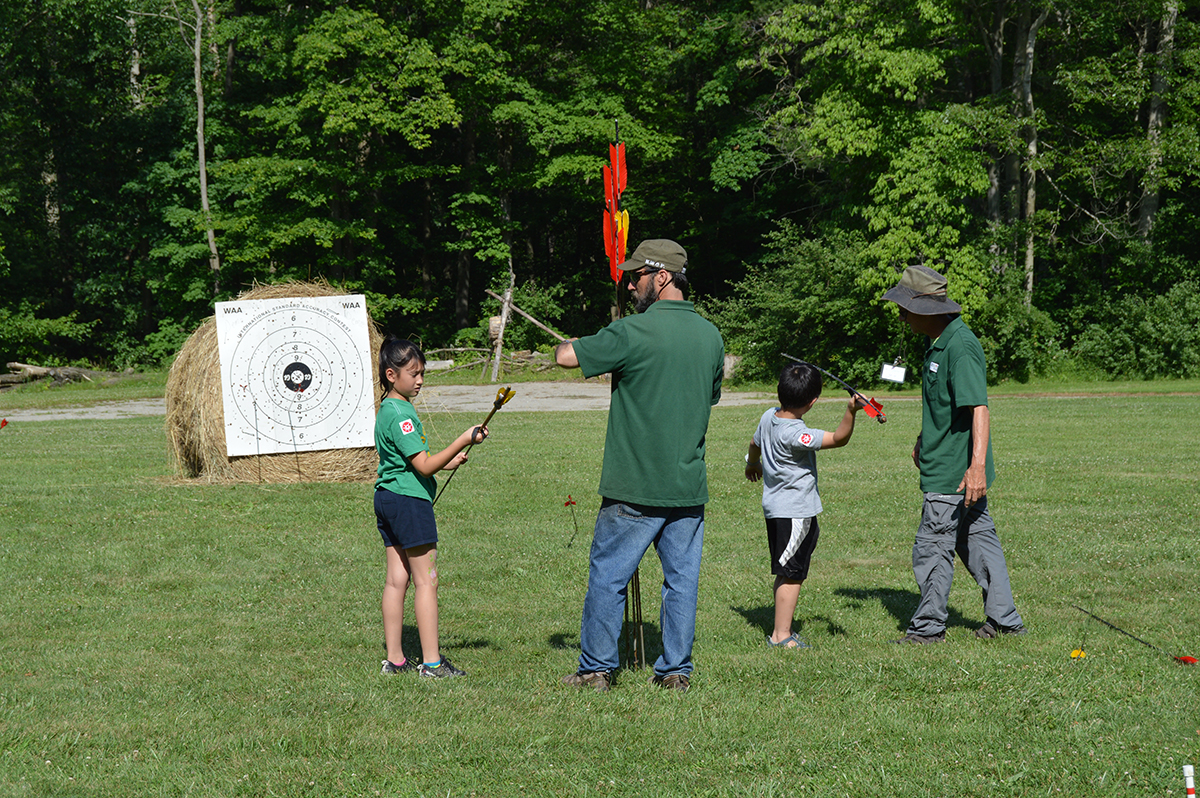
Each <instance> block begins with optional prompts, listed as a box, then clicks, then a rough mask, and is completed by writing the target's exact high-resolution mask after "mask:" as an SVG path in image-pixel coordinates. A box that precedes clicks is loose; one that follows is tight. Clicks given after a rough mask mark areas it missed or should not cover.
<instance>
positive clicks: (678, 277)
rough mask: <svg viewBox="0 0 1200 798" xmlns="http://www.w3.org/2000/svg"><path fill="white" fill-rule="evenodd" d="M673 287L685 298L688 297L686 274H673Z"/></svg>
mask: <svg viewBox="0 0 1200 798" xmlns="http://www.w3.org/2000/svg"><path fill="white" fill-rule="evenodd" d="M671 285H673V286H675V288H676V289H677V290H678V291H679V292H680V293H682V294H683V295H684V296H687V293H688V278H687V275H686V274H684V273H683V272H671Z"/></svg>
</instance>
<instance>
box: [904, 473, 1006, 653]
mask: <svg viewBox="0 0 1200 798" xmlns="http://www.w3.org/2000/svg"><path fill="white" fill-rule="evenodd" d="M955 551H957V552H958V556H959V558H960V559H961V560H962V561H963V563H964V564H965V565H966V566H967V571H968V573H970V574H971V576H973V577H975V581H976V582H978V583H979V587H980V588H981V589H982V590H983V609H984V612H985V613H986V614H987V618H988V620H989V621H991V622H992V624H993V625H995V626H996V627H997V629H1014V628H1017V627H1019V626H1021V625H1022V622H1021V616H1020V614H1018V613H1017V608H1016V605H1015V604H1014V603H1013V595H1012V586H1011V585H1009V582H1008V565H1007V564H1006V563H1005V561H1004V551H1003V549H1001V548H1000V537H999V536H998V535H997V534H996V525H995V524H994V523H993V522H992V517H991V516H990V515H988V511H987V497H986V496H984V497H983V498H982V499H980V500H979V501H978V502H976V503H975V504H973V505H972V506H971V507H969V508H967V507H964V506H963V497H962V496H961V495H956V494H943V493H926V494H925V504H924V506H923V507H922V509H921V525H920V526H919V527H918V528H917V538H916V542H915V543H913V576H915V577H916V579H917V586H918V587H920V589H921V603H920V604H918V605H917V611H916V612H914V613H913V617H912V620H911V621H909V622H908V634H915V635H922V636H929V635H936V634H940V633H942V632H944V631H946V618H947V617H948V616H949V614H950V613H949V609H948V604H949V601H950V583H951V581H952V580H953V579H954V553H955Z"/></svg>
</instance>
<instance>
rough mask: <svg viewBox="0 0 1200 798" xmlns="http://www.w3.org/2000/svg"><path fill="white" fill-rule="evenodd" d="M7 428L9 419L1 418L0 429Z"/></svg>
mask: <svg viewBox="0 0 1200 798" xmlns="http://www.w3.org/2000/svg"><path fill="white" fill-rule="evenodd" d="M7 426H8V419H7V418H0V429H4V428H5V427H7Z"/></svg>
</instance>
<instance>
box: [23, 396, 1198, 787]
mask: <svg viewBox="0 0 1200 798" xmlns="http://www.w3.org/2000/svg"><path fill="white" fill-rule="evenodd" d="M840 396H841V394H840V393H832V392H831V393H830V394H829V397H830V398H831V399H834V397H840ZM843 406H844V402H843V400H842V399H841V398H836V399H835V400H834V401H829V402H823V403H821V404H820V405H818V407H817V408H816V409H815V410H814V411H813V412H812V413H811V414H810V417H809V418H808V421H809V423H810V424H812V425H814V426H823V427H826V428H832V427H833V426H834V425H835V424H836V422H837V419H838V418H839V417H840V413H841V410H842V407H843ZM1197 406H1198V399H1197V397H1196V396H1194V395H1150V394H1147V395H1138V396H1104V395H1093V396H1089V397H1087V398H1086V399H1068V398H1049V397H1041V398H1038V397H1023V396H1022V397H1015V396H1014V397H1006V396H997V397H996V398H994V401H993V404H992V419H993V434H994V448H995V453H996V457H997V461H998V469H999V479H998V481H997V482H996V483H995V484H994V485H993V488H992V491H991V493H990V495H989V498H990V504H991V509H992V513H993V515H994V516H995V518H996V521H997V524H998V525H999V528H1000V534H1001V537H1002V540H1003V541H1004V544H1005V548H1006V552H1007V555H1008V561H1009V567H1010V571H1011V574H1012V582H1013V586H1014V589H1015V593H1016V597H1017V604H1018V607H1019V609H1020V610H1021V612H1022V614H1023V615H1024V618H1025V622H1026V624H1027V625H1028V626H1029V628H1030V634H1029V635H1028V636H1026V637H1023V638H1019V639H1002V640H996V641H987V642H984V641H979V640H977V639H975V638H974V636H973V630H974V629H975V627H977V626H978V625H980V624H981V623H982V622H983V620H984V617H983V612H982V606H981V601H980V596H979V591H978V588H977V587H976V586H975V584H974V582H973V581H972V580H971V578H970V577H969V575H968V574H967V573H966V571H965V570H964V569H963V568H962V567H961V566H960V567H959V569H958V578H957V579H956V581H955V587H954V591H953V594H952V597H951V625H950V629H949V633H948V635H947V641H946V643H945V644H943V645H940V646H929V647H901V646H895V645H890V644H889V641H890V640H892V639H894V638H897V637H899V636H900V634H901V633H902V631H903V629H904V626H905V623H906V621H907V619H908V616H909V614H910V613H911V611H912V609H913V607H914V606H915V603H916V599H917V592H916V588H915V585H914V583H913V579H912V575H911V570H910V556H911V544H912V534H913V531H914V528H915V525H916V521H917V514H918V510H919V507H920V496H919V493H918V487H917V481H916V471H915V469H914V468H913V466H912V463H911V461H910V459H909V456H908V455H909V451H910V449H911V446H912V442H913V439H914V437H915V435H916V432H917V428H918V425H919V404H918V403H917V402H916V401H912V400H894V401H890V402H888V405H887V410H888V415H889V421H888V423H887V424H886V425H883V426H880V425H877V424H875V423H873V422H870V421H869V420H867V419H865V418H862V419H861V423H860V424H859V426H858V429H857V431H856V433H855V436H854V439H853V440H852V441H851V443H850V445H849V446H848V447H847V448H845V449H839V450H835V451H831V452H825V453H822V454H821V455H820V457H819V467H820V474H821V487H822V494H823V497H824V502H825V507H826V510H825V513H824V515H823V516H822V518H821V531H822V537H821V542H820V545H819V547H818V549H817V554H816V558H815V561H814V565H813V572H812V575H811V577H810V579H809V582H808V583H807V584H806V585H805V587H804V589H803V591H802V594H801V602H800V608H799V610H798V626H799V627H800V631H801V634H802V635H803V636H804V638H805V639H807V640H808V641H809V642H810V643H811V644H812V645H813V648H812V649H811V650H809V651H805V652H799V653H796V652H780V651H774V650H768V649H767V648H766V647H765V645H764V642H763V639H764V635H765V633H766V631H767V629H768V626H769V623H770V617H771V593H770V585H771V577H770V575H769V573H768V568H767V563H766V553H765V540H764V530H763V522H762V517H761V508H760V504H759V502H760V492H759V488H758V486H756V485H751V484H750V483H748V482H746V481H745V479H744V477H743V472H742V455H743V454H744V452H745V449H746V443H747V441H748V440H749V438H750V435H751V434H752V432H753V429H754V425H755V423H756V420H757V418H758V416H759V415H760V413H761V412H762V410H763V409H765V408H763V407H746V408H727V409H726V408H721V409H718V410H716V411H715V413H714V416H713V421H712V426H711V428H710V434H709V438H708V463H709V481H710V491H711V494H712V501H711V503H710V504H709V506H708V516H707V527H706V538H707V539H706V542H705V560H704V568H703V573H702V583H701V597H700V609H699V617H698V634H697V640H696V650H695V661H696V672H695V674H694V678H693V682H692V685H693V686H692V690H691V692H689V693H688V694H686V695H677V694H667V693H665V692H663V691H660V690H657V689H655V688H651V687H649V686H648V685H647V684H646V673H645V672H644V671H642V672H622V673H621V674H620V675H619V678H618V681H617V684H616V686H615V687H614V689H613V690H612V691H611V692H609V693H607V694H597V693H591V692H578V691H575V690H573V689H570V688H567V687H564V686H563V685H562V684H560V681H559V680H560V678H561V677H562V676H563V675H564V674H566V673H568V672H571V671H573V670H574V668H575V665H576V658H577V656H578V643H579V614H580V609H581V606H582V601H583V593H584V589H585V585H586V577H587V552H588V545H589V543H590V537H591V536H590V532H591V525H592V523H593V521H594V516H595V512H596V509H597V507H598V505H599V497H598V496H597V495H596V492H595V491H596V485H597V482H598V479H599V468H600V460H601V453H602V447H603V440H604V423H605V414H604V413H603V412H577V413H522V412H520V411H519V409H515V408H517V407H519V405H518V404H516V403H514V405H513V406H512V408H513V409H506V410H504V411H503V412H502V413H501V414H500V415H499V416H497V418H496V419H495V420H494V421H493V423H492V430H493V439H492V440H490V441H489V442H487V443H486V444H484V445H482V446H480V447H477V448H476V450H475V451H474V452H473V454H472V458H471V462H470V463H469V464H468V465H467V466H466V467H465V470H464V472H463V473H461V474H460V475H459V476H458V477H456V478H455V480H454V482H453V484H452V485H451V486H450V488H449V490H447V491H446V493H445V495H444V496H443V498H442V499H441V501H440V502H439V503H438V506H437V514H438V520H439V527H440V531H441V544H440V546H439V548H440V553H439V562H440V572H441V593H440V604H441V630H442V631H441V636H442V642H443V648H444V651H445V652H446V653H447V654H449V656H450V657H451V658H452V659H453V660H454V662H455V664H457V665H459V666H461V667H462V668H464V669H465V670H467V671H468V673H469V674H470V675H469V677H468V678H465V679H458V680H452V681H449V682H437V683H432V684H431V683H428V682H424V681H419V680H418V679H417V678H416V677H415V676H412V675H410V674H406V675H403V676H391V677H384V676H381V675H380V674H379V664H380V660H381V659H382V656H383V650H382V648H381V639H382V632H381V625H380V619H379V595H380V588H381V586H382V581H383V573H384V558H383V551H382V548H381V544H380V541H379V537H378V534H377V532H376V531H375V529H374V520H373V514H372V511H371V506H370V493H371V486H370V485H369V484H343V485H299V486H274V485H261V486H260V485H236V486H216V485H205V484H180V483H179V482H178V481H177V480H175V479H174V477H173V472H172V464H171V462H170V458H169V455H168V451H167V444H166V441H165V439H164V432H163V423H162V419H161V418H142V419H128V420H117V421H103V422H102V421H59V422H26V423H13V424H10V425H9V426H8V427H7V428H5V429H4V430H3V431H0V525H2V532H0V579H2V584H3V591H2V592H0V795H2V796H156V795H162V796H184V795H188V796H239V795H244V796H310V795H311V796H327V795H329V796H341V795H356V796H357V795H363V796H374V795H380V796H430V798H434V797H435V796H469V795H479V796H507V795H554V796H596V795H621V796H643V795H645V796H694V795H715V796H785V795H816V796H843V795H844V796H861V795H889V796H1008V795H1051V796H1053V795H1059V794H1062V795H1072V796H1082V795H1088V796H1091V795H1105V796H1107V795H1115V796H1148V795H1154V796H1170V795H1178V796H1182V795H1183V794H1184V781H1183V777H1182V771H1181V768H1182V765H1184V764H1187V763H1193V764H1197V765H1200V711H1198V710H1200V699H1198V694H1200V667H1189V666H1186V665H1182V664H1180V663H1177V662H1176V661H1174V660H1173V659H1172V658H1171V657H1170V656H1168V655H1167V654H1166V653H1162V652H1160V651H1156V650H1153V649H1151V648H1149V647H1147V646H1144V645H1141V644H1139V643H1138V642H1136V641H1134V640H1132V639H1130V638H1129V637H1126V636H1124V635H1121V634H1119V633H1117V632H1115V631H1113V630H1111V629H1109V628H1107V627H1105V626H1103V625H1102V624H1100V623H1098V622H1097V621H1095V620H1092V619H1091V618H1089V617H1087V616H1086V615H1084V614H1083V613H1081V612H1079V611H1078V610H1076V609H1073V608H1072V607H1071V604H1078V605H1079V606H1081V607H1084V608H1086V609H1089V610H1091V611H1092V612H1094V613H1096V614H1097V615H1100V616H1101V617H1104V618H1106V619H1108V620H1110V621H1112V622H1113V623H1115V624H1117V625H1119V626H1121V627H1123V628H1125V629H1127V630H1129V631H1130V632H1132V633H1133V634H1135V635H1137V636H1138V637H1141V638H1142V639H1144V640H1146V641H1148V642H1151V643H1153V644H1154V645H1157V646H1160V647H1161V648H1163V649H1165V650H1166V651H1169V652H1170V653H1171V654H1191V655H1197V654H1200V567H1198V559H1197V547H1198V545H1200V539H1198V535H1197V517H1198V516H1200V500H1198V499H1197V487H1198V485H1197V481H1198V474H1200V469H1198V468H1197V460H1198V457H1197V449H1198V445H1200V434H1198V433H1197V420H1196V414H1195V410H1196V408H1197ZM477 421H478V419H476V418H474V417H473V416H472V417H468V416H466V415H454V414H450V413H445V412H439V413H432V414H429V415H428V416H427V417H426V423H427V428H430V429H431V433H432V436H433V437H434V438H435V441H434V442H435V443H440V442H444V441H447V440H448V439H449V438H451V437H452V436H453V435H455V434H457V433H458V432H459V431H460V430H461V429H462V428H464V427H465V426H467V425H468V424H470V423H472V422H477ZM568 495H570V496H572V497H573V498H574V499H575V500H576V501H577V502H578V506H577V507H575V510H576V517H577V519H578V535H576V534H575V527H574V525H573V519H572V515H571V510H570V508H568V507H566V506H564V502H565V501H566V500H567V497H568ZM572 539H573V540H574V542H573V543H572ZM641 577H642V578H641V581H642V586H643V589H642V596H643V603H644V609H645V617H646V633H647V642H648V648H649V649H650V652H649V653H650V655H651V656H655V655H656V654H657V652H658V645H657V639H656V638H657V632H658V623H657V613H658V606H659V592H658V584H659V579H660V577H661V572H660V570H659V568H658V563H657V560H656V559H655V558H654V556H653V554H650V555H649V556H648V557H647V559H646V561H645V562H644V564H643V566H642V572H641ZM410 607H411V598H410ZM410 617H411V613H410ZM406 635H407V637H406V648H407V651H408V652H409V653H410V654H418V653H419V647H418V645H417V642H416V636H415V630H408V631H407V632H406ZM1081 647H1082V648H1083V649H1084V650H1085V651H1086V653H1087V656H1086V658H1084V659H1082V660H1072V658H1071V652H1072V650H1074V649H1077V648H1081Z"/></svg>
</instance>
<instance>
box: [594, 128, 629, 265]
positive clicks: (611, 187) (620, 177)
mask: <svg viewBox="0 0 1200 798" xmlns="http://www.w3.org/2000/svg"><path fill="white" fill-rule="evenodd" d="M616 137H617V139H618V140H617V141H614V142H612V143H611V144H609V145H608V165H607V166H603V167H601V170H600V171H601V173H602V174H603V175H604V254H605V255H608V276H609V277H611V278H612V280H613V282H614V283H618V284H619V283H620V282H621V268H620V267H621V264H622V263H624V262H625V240H626V238H627V236H628V232H629V231H628V229H627V228H628V225H629V215H628V214H627V213H625V212H623V211H622V209H621V192H622V191H624V190H625V182H626V179H627V177H628V176H627V173H626V171H625V142H623V141H620V132H619V130H618V133H617V136H616Z"/></svg>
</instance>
